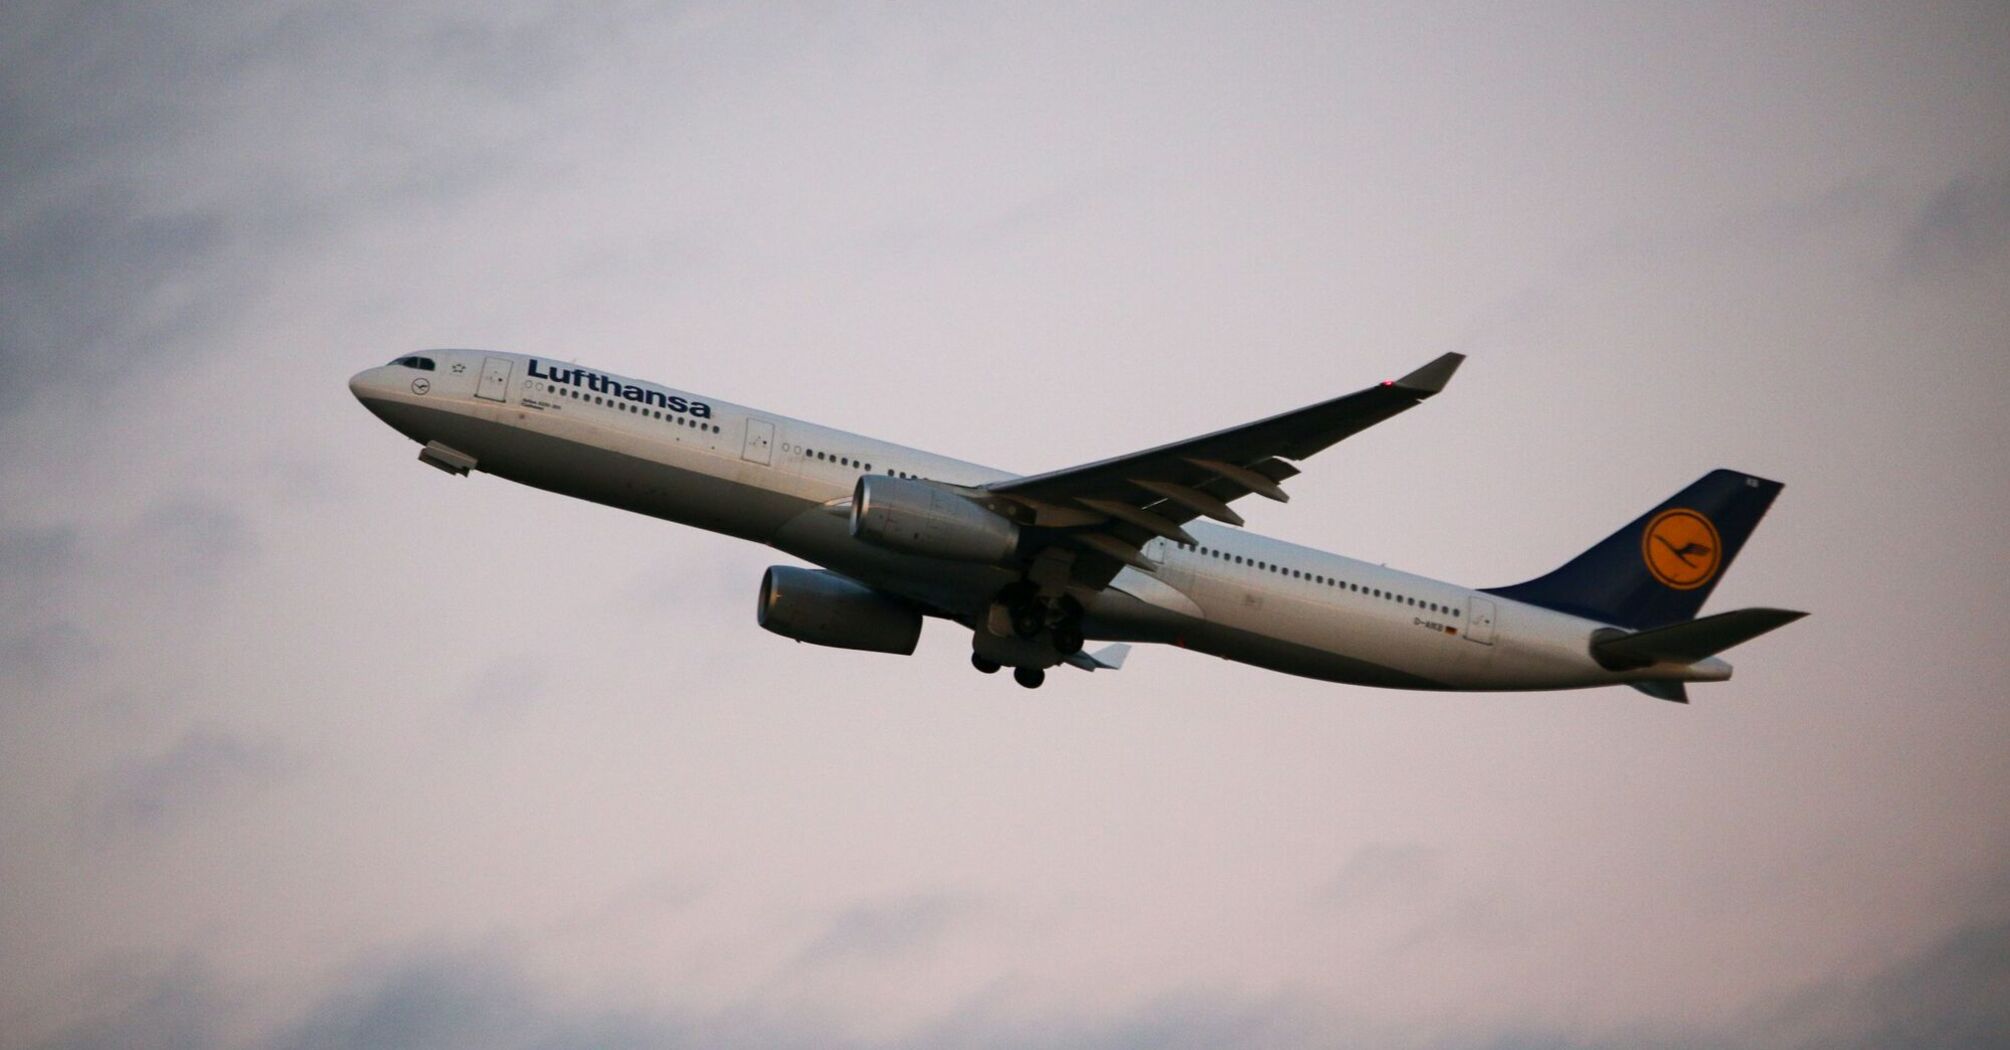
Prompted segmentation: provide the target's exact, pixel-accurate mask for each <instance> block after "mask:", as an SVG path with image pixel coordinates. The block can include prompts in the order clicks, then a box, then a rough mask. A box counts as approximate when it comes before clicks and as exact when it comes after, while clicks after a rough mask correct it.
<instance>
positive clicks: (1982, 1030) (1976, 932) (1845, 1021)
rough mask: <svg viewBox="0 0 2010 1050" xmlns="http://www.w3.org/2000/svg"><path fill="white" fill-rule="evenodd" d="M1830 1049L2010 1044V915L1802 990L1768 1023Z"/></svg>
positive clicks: (1797, 1042)
mask: <svg viewBox="0 0 2010 1050" xmlns="http://www.w3.org/2000/svg"><path fill="white" fill-rule="evenodd" d="M1762 1027H1763V1029H1771V1030H1773V1031H1777V1032H1781V1033H1791V1034H1790V1035H1787V1036H1786V1037H1785V1038H1782V1039H1780V1040H1779V1041H1778V1042H1779V1043H1780V1044H1782V1045H1792V1046H1796V1047H1808V1048H1814V1047H1823V1048H1828V1050H1856V1048H1862V1050H1873V1048H1878V1047H1893V1046H1909V1047H1910V1046H1919V1047H1947V1048H1969V1047H1973V1048H1977V1050H1980V1048H1983V1047H2004V1046H2010V920H2001V921H1992V922H1978V923H1973V924H1970V925H1968V926H1964V927H1962V928H1961V929H1958V930H1955V931H1954V932H1953V933H1951V934H1949V935H1948V936H1946V937H1944V938H1942V939H1941V940H1940V941H1938V942H1937V943H1935V944H1933V945H1932V946H1930V947H1929V948H1927V949H1926V950H1925V951H1923V952H1920V953H1919V954H1918V955H1916V956H1913V957H1912V958H1909V959H1905V960H1902V961H1900V962H1899V963H1898V964H1896V965H1894V966H1892V967H1890V968H1888V969H1886V970H1885V971H1884V972H1882V973H1880V974H1878V975H1876V976H1875V977H1873V978H1871V979H1870V980H1868V981H1865V982H1862V983H1861V984H1854V983H1841V982H1837V983H1831V984H1827V985H1824V986H1823V987H1820V988H1817V989H1814V990H1812V991H1809V992H1807V993H1804V994H1803V995H1800V996H1796V997H1795V998H1794V999H1793V1000H1791V1001H1790V1002H1788V1003H1787V1004H1785V1005H1783V1006H1781V1007H1780V1008H1778V1010H1777V1011H1775V1012H1774V1013H1773V1014H1772V1016H1771V1017H1770V1018H1768V1019H1767V1021H1766V1022H1765V1023H1764V1025H1763V1026H1762Z"/></svg>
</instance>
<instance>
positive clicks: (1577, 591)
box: [1489, 470, 1784, 631]
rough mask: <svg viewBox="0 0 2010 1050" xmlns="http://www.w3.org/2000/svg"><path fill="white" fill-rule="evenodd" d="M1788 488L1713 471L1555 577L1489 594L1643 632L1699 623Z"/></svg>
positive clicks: (1567, 566) (1773, 482) (1576, 558)
mask: <svg viewBox="0 0 2010 1050" xmlns="http://www.w3.org/2000/svg"><path fill="white" fill-rule="evenodd" d="M1783 487H1784V486H1782V485H1781V484H1780V483H1779V482H1777V481H1767V480H1766V479H1764V478H1756V477H1753V476H1751V475H1749V474H1741V473H1739V472H1737V471H1735V470H1713V471H1711V472H1710V473H1708V474H1706V475H1704V476H1703V478H1702V479H1701V480H1699V481H1697V482H1696V483H1695V484H1693V485H1691V486H1689V487H1688V488H1686V489H1683V490H1682V491H1681V492H1678V493H1676V494H1675V495H1674V496H1672V497H1670V498H1669V499H1667V500H1666V501H1664V502H1663V503H1662V504H1661V505H1660V506H1658V507H1655V508H1654V509H1653V510H1650V511H1648V512H1647V513H1645V514H1643V515H1641V516H1640V517H1638V518H1636V519H1634V521H1633V523H1632V524H1630V525H1628V526H1626V527H1625V528H1623V529H1620V530H1619V531H1618V532H1615V533H1613V534H1612V535H1610V536H1608V537H1606V538H1605V539H1604V541H1602V542H1600V543H1599V544H1598V545H1597V546H1595V547H1593V548H1591V549H1590V550H1588V551H1585V552H1584V553H1583V554H1580V555H1578V556H1577V557H1575V558H1573V559H1571V560H1570V561H1569V562H1567V563H1566V564H1565V565H1564V566H1563V567H1562V568H1560V569H1557V570H1556V571H1555V572H1552V573H1550V574H1549V575H1547V576H1541V577H1538V578H1536V579H1533V580H1530V581H1528V582H1526V583H1518V584H1515V585H1514V586H1512V587H1496V588H1491V589H1490V590H1489V593H1491V594H1498V595H1500V596H1501V597H1503V598H1509V599H1512V600H1514V601H1518V602H1527V603H1528V604H1530V605H1539V606H1542V607H1543V608H1545V609H1555V610H1557V611H1559V612H1567V613H1570V614H1572V615H1576V616H1583V617H1587V618H1590V619H1593V620H1599V621H1602V622H1604V623H1610V624H1616V625H1618V626H1620V627H1626V628H1631V629H1632V630H1636V631H1640V630H1646V629H1648V628H1652V627H1664V626H1666V625H1668V624H1671V623H1681V622H1683V621H1685V620H1690V619H1693V618H1694V617H1695V616H1696V612H1697V610H1699V609H1701V608H1702V607H1703V601H1704V599H1706V598H1708V597H1709V596H1710V592H1711V591H1712V590H1714V589H1715V588H1716V586H1717V581H1719V580H1721V579H1723V578H1724V572H1725V571H1726V570H1728V569H1729V568H1730V567H1731V561H1732V559H1734V558H1736V557H1737V556H1738V551H1739V549H1740V548H1742V547H1743V546H1744V545H1745V540H1746V539H1747V538H1749V537H1750V536H1751V535H1752V530H1753V529H1755V528H1757V527H1758V525H1759V519H1760V518H1763V517H1765V516H1766V509H1767V508H1768V507H1771V506H1772V505H1773V498H1774V497H1775V496H1778V495H1779V494H1780V489H1781V488H1783Z"/></svg>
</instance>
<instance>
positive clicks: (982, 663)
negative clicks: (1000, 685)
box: [970, 653, 1004, 674]
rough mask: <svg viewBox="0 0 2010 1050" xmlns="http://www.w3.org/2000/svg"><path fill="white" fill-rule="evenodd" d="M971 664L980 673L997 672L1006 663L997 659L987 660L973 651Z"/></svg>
mask: <svg viewBox="0 0 2010 1050" xmlns="http://www.w3.org/2000/svg"><path fill="white" fill-rule="evenodd" d="M970 666H972V667H975V668H977V672H978V673H979V674H997V673H998V668H1000V667H1002V666H1004V665H1003V664H1000V663H999V662H998V661H996V660H986V659H985V658H984V657H982V656H980V655H978V654H976V653H971V654H970Z"/></svg>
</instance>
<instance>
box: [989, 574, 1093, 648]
mask: <svg viewBox="0 0 2010 1050" xmlns="http://www.w3.org/2000/svg"><path fill="white" fill-rule="evenodd" d="M998 604H1000V605H1002V606H1004V607H1005V612H1006V614H1007V616H1008V617H1009V618H1010V620H1011V623H1012V633H1013V634H1015V635H1017V636H1019V637H1021V638H1025V639H1028V640H1031V639H1034V638H1038V637H1040V632H1042V631H1050V633H1049V635H1048V638H1049V640H1051V641H1052V642H1053V643H1054V649H1055V651H1057V652H1059V653H1060V654H1061V655H1062V656H1072V655H1074V654H1075V653H1078V652H1081V651H1082V603H1081V602H1078V601H1076V600H1075V599H1074V598H1072V597H1070V596H1068V595H1062V596H1061V597H1059V598H1054V599H1044V598H1041V597H1040V591H1039V589H1038V588H1037V587H1035V586H1033V584H1032V583H1031V582H1029V581H1026V580H1020V581H1019V582H1017V583H1014V584H1012V585H1010V586H1008V587H1006V588H1005V589H1003V590H1001V591H999V592H998ZM1050 629H1051V630H1050Z"/></svg>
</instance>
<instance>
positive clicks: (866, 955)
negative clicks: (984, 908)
mask: <svg viewBox="0 0 2010 1050" xmlns="http://www.w3.org/2000/svg"><path fill="white" fill-rule="evenodd" d="M975 907H976V904H975V902H973V901H971V900H969V899H967V898H963V897H956V896H951V895H949V894H940V893H931V894H918V895H915V896H912V897H903V898H900V899H897V900H887V901H873V902H869V903H865V904H859V905H856V906H853V907H851V908H847V909H846V910H844V911H843V912H841V913H840V914H839V915H838V916H837V917H836V918H835V919H833V920H832V921H831V924H830V926H829V927H828V928H826V929H825V930H824V932H823V934H822V935H821V936H819V937H818V938H817V939H816V940H814V941H812V942H811V943H810V945H809V946H808V947H807V948H805V949H803V953H802V955H801V956H800V957H799V958H798V962H799V963H801V964H802V965H805V966H821V965H833V964H855V963H861V962H877V961H881V960H885V959H890V958H895V957H898V956H902V955H905V954H907V953H909V952H915V951H921V950H925V949H926V948H928V947H930V946H931V945H933V944H935V943H937V942H938V941H939V940H940V939H941V938H942V937H943V936H944V935H945V934H946V933H947V932H948V930H949V928H950V927H951V926H952V925H953V924H954V923H955V922H956V921H957V920H958V919H959V918H962V917H963V916H965V915H968V914H969V913H970V912H971V911H972V910H973V909H974V908H975Z"/></svg>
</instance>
